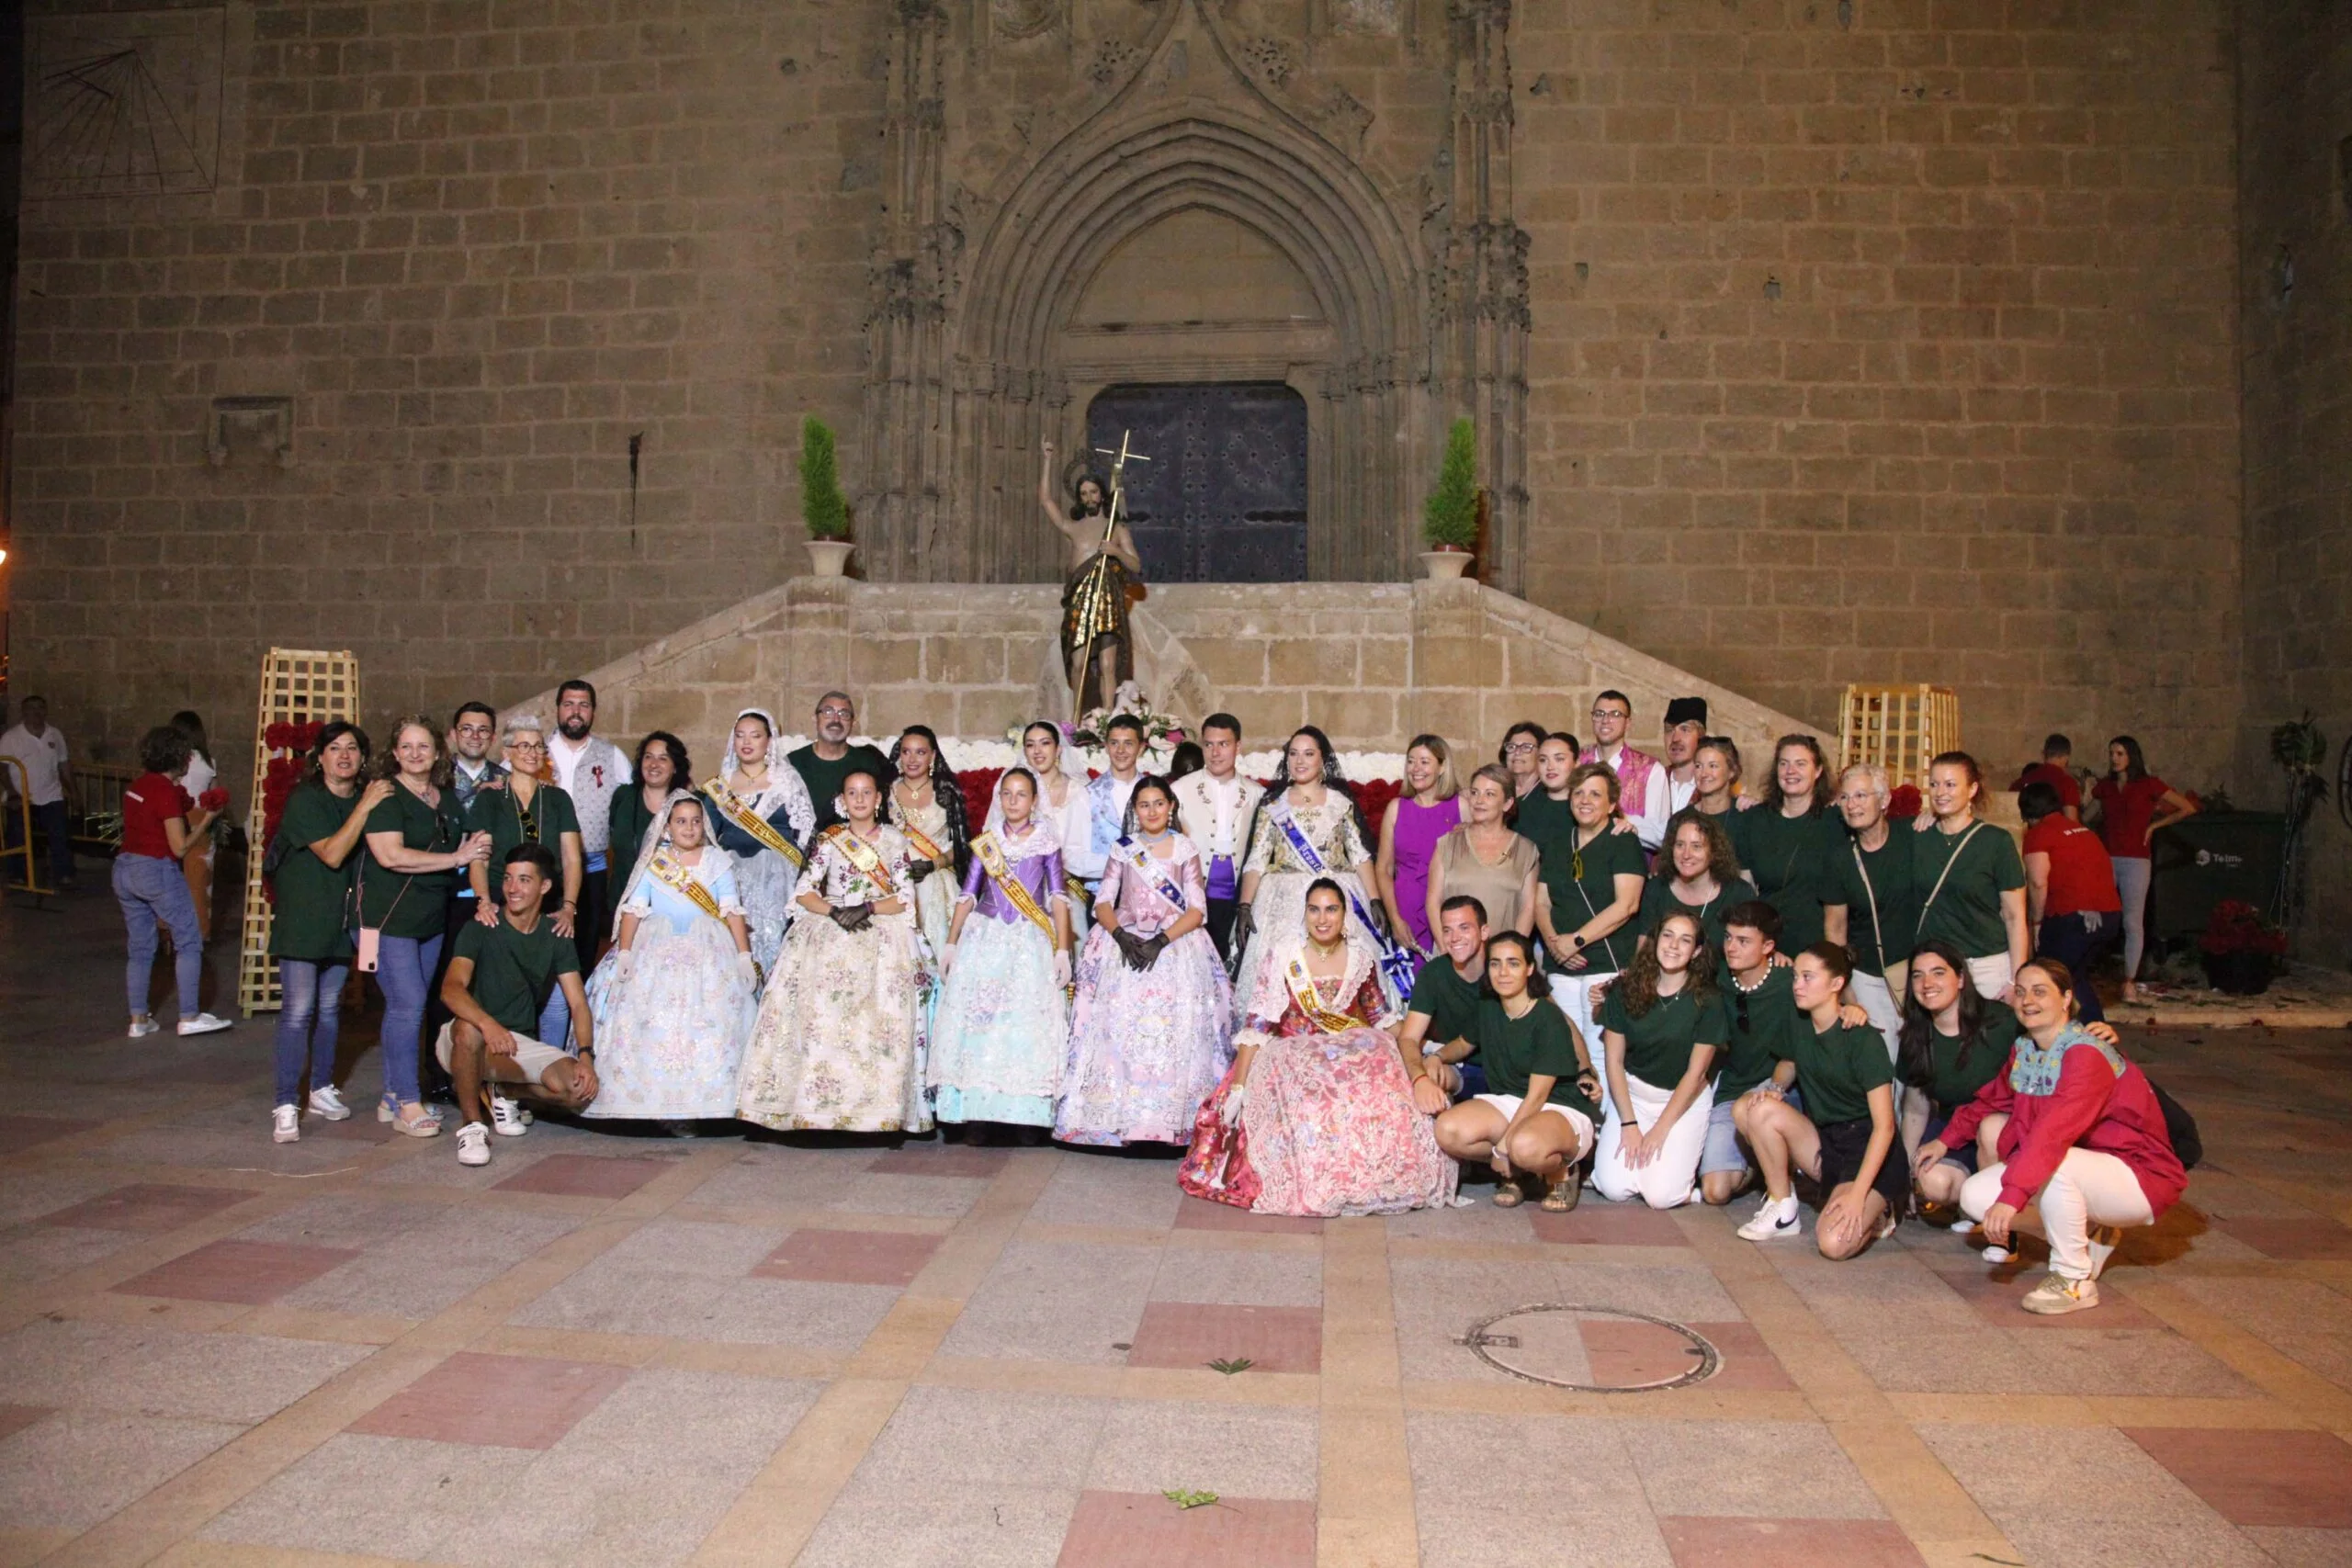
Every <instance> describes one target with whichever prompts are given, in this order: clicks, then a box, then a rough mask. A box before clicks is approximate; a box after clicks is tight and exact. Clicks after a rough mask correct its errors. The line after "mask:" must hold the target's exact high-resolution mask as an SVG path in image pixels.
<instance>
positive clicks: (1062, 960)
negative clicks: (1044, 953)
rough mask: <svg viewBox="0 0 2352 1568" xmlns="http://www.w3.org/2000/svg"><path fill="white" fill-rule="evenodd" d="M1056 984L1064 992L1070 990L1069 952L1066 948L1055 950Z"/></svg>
mask: <svg viewBox="0 0 2352 1568" xmlns="http://www.w3.org/2000/svg"><path fill="white" fill-rule="evenodd" d="M1054 984H1055V985H1057V986H1059V987H1061V988H1062V989H1063V990H1068V989H1069V950H1068V949H1066V948H1059V947H1057V948H1056V949H1054Z"/></svg>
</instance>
